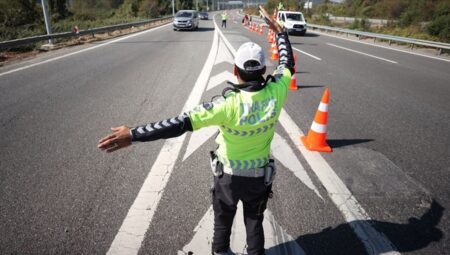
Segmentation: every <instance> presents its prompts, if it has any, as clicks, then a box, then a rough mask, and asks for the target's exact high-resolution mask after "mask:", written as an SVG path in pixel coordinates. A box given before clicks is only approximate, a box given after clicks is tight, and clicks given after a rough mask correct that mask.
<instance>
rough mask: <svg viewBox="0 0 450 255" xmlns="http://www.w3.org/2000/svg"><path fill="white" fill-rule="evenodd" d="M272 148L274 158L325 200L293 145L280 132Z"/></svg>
mask: <svg viewBox="0 0 450 255" xmlns="http://www.w3.org/2000/svg"><path fill="white" fill-rule="evenodd" d="M270 150H271V152H272V155H273V156H274V158H276V159H277V161H279V162H280V163H281V164H282V165H284V166H285V167H286V168H287V169H289V170H290V171H291V172H292V173H293V174H294V175H295V176H296V177H297V178H298V179H299V180H300V181H302V182H303V184H305V185H306V187H308V188H309V189H310V190H312V191H314V193H316V195H317V196H318V197H320V198H321V199H322V200H323V197H322V196H321V195H320V192H319V190H318V189H317V188H316V186H315V185H314V183H313V182H312V180H311V178H310V177H309V175H308V173H307V172H306V170H305V168H303V166H302V164H301V163H300V161H299V160H298V159H297V157H296V156H295V153H294V151H293V150H292V148H291V146H289V144H288V143H287V141H286V140H284V138H283V137H281V136H280V135H279V134H278V133H275V135H274V137H273V140H272V145H271V146H270Z"/></svg>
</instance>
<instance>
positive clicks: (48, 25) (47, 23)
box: [41, 0, 53, 44]
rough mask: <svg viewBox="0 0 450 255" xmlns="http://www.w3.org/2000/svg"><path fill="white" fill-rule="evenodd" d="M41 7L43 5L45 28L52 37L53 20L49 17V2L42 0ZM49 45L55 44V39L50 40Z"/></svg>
mask: <svg viewBox="0 0 450 255" xmlns="http://www.w3.org/2000/svg"><path fill="white" fill-rule="evenodd" d="M41 5H42V11H43V12H44V21H45V28H46V30H47V34H48V35H51V34H52V20H51V18H50V16H49V15H48V5H47V0H41ZM48 43H49V44H53V39H49V40H48Z"/></svg>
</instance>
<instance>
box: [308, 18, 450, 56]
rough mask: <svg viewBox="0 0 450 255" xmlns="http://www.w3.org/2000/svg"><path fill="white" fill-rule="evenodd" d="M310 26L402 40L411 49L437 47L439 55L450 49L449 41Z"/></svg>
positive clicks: (318, 26) (356, 34)
mask: <svg viewBox="0 0 450 255" xmlns="http://www.w3.org/2000/svg"><path fill="white" fill-rule="evenodd" d="M308 27H309V28H312V29H319V30H325V31H334V32H338V33H344V34H347V35H349V34H351V35H355V36H358V38H361V37H368V38H374V40H376V39H380V40H385V41H388V42H389V44H391V42H401V43H406V44H409V45H411V49H413V48H414V45H420V46H425V47H431V48H436V49H437V50H438V52H439V55H440V54H442V50H443V49H446V50H450V44H449V43H442V42H434V41H427V40H420V39H414V38H408V37H401V36H393V35H386V34H377V33H370V32H362V31H358V30H351V29H345V28H337V27H329V26H322V25H314V24H308Z"/></svg>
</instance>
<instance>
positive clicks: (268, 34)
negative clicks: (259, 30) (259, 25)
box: [267, 29, 272, 41]
mask: <svg viewBox="0 0 450 255" xmlns="http://www.w3.org/2000/svg"><path fill="white" fill-rule="evenodd" d="M271 32H272V30H271V29H268V30H267V41H269V40H270V35H271Z"/></svg>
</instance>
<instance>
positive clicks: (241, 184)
mask: <svg viewBox="0 0 450 255" xmlns="http://www.w3.org/2000/svg"><path fill="white" fill-rule="evenodd" d="M212 195H213V209H214V237H213V245H212V248H213V251H215V252H221V251H226V250H228V248H229V247H230V235H231V227H232V225H233V218H234V215H235V214H236V209H237V203H238V201H239V200H241V201H242V204H243V206H244V224H245V229H246V232H247V253H248V255H261V254H264V230H263V225H262V222H263V219H264V210H265V209H266V205H267V199H268V193H267V186H266V185H265V184H264V177H260V178H252V177H241V176H234V175H229V174H223V175H222V176H221V177H214V189H213V194H212ZM237 224H239V223H237Z"/></svg>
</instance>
